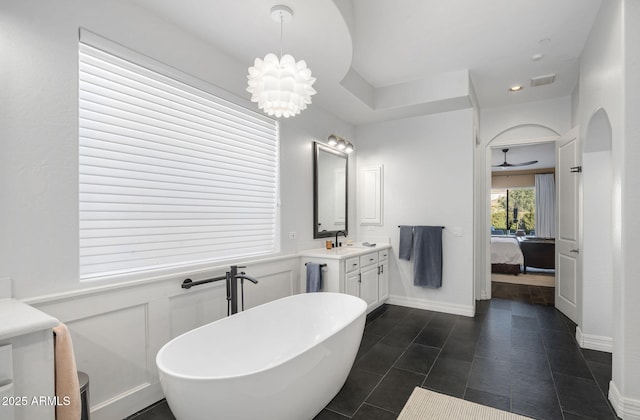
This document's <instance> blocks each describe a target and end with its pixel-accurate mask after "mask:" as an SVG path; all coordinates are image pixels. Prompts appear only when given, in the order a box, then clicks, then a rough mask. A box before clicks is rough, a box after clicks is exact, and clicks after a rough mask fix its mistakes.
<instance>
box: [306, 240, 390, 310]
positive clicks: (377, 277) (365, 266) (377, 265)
mask: <svg viewBox="0 0 640 420" xmlns="http://www.w3.org/2000/svg"><path fill="white" fill-rule="evenodd" d="M389 249H390V246H389V245H377V246H376V247H373V248H368V247H342V248H336V249H332V250H324V249H321V250H308V251H303V252H301V253H300V261H301V276H300V277H301V283H300V285H301V289H300V291H301V292H302V293H304V292H305V290H306V267H305V265H306V263H308V262H315V263H319V264H323V265H324V266H323V269H322V270H323V272H322V282H323V287H322V291H323V292H338V293H347V294H350V295H353V296H358V297H360V298H361V299H362V300H364V301H365V302H367V312H371V311H372V310H373V309H375V308H377V307H378V306H380V305H382V304H383V303H384V301H385V300H386V299H387V298H388V297H389V275H388V271H387V265H388V264H389ZM383 264H384V265H383Z"/></svg>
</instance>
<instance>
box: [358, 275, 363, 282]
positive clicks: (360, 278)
mask: <svg viewBox="0 0 640 420" xmlns="http://www.w3.org/2000/svg"><path fill="white" fill-rule="evenodd" d="M358 283H362V274H358Z"/></svg>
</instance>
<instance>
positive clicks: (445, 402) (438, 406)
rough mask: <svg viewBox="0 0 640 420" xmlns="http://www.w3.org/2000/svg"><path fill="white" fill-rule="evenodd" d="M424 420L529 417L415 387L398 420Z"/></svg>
mask: <svg viewBox="0 0 640 420" xmlns="http://www.w3.org/2000/svg"><path fill="white" fill-rule="evenodd" d="M424 419H456V420H517V419H520V420H523V419H529V417H524V416H519V415H517V414H513V413H509V412H507V411H502V410H498V409H496V408H492V407H487V406H485V405H480V404H476V403H473V402H471V401H465V400H461V399H459V398H454V397H450V396H448V395H444V394H438V393H437V392H433V391H429V390H427V389H424V388H420V387H416V388H415V389H414V390H413V393H412V394H411V396H410V397H409V400H408V401H407V403H406V404H405V406H404V408H403V409H402V412H400V416H399V417H398V420H424Z"/></svg>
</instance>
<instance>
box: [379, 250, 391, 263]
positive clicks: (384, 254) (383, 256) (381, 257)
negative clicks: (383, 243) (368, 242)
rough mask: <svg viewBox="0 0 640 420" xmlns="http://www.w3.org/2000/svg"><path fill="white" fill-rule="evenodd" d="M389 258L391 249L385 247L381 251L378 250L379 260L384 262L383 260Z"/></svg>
mask: <svg viewBox="0 0 640 420" xmlns="http://www.w3.org/2000/svg"><path fill="white" fill-rule="evenodd" d="M388 259H389V250H388V249H384V250H382V251H380V252H378V261H380V262H383V261H387V260H388Z"/></svg>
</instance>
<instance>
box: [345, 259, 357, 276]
mask: <svg viewBox="0 0 640 420" xmlns="http://www.w3.org/2000/svg"><path fill="white" fill-rule="evenodd" d="M358 269H360V259H359V258H358V257H354V258H349V259H348V260H346V261H345V262H344V271H345V273H351V272H352V271H358Z"/></svg>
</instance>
